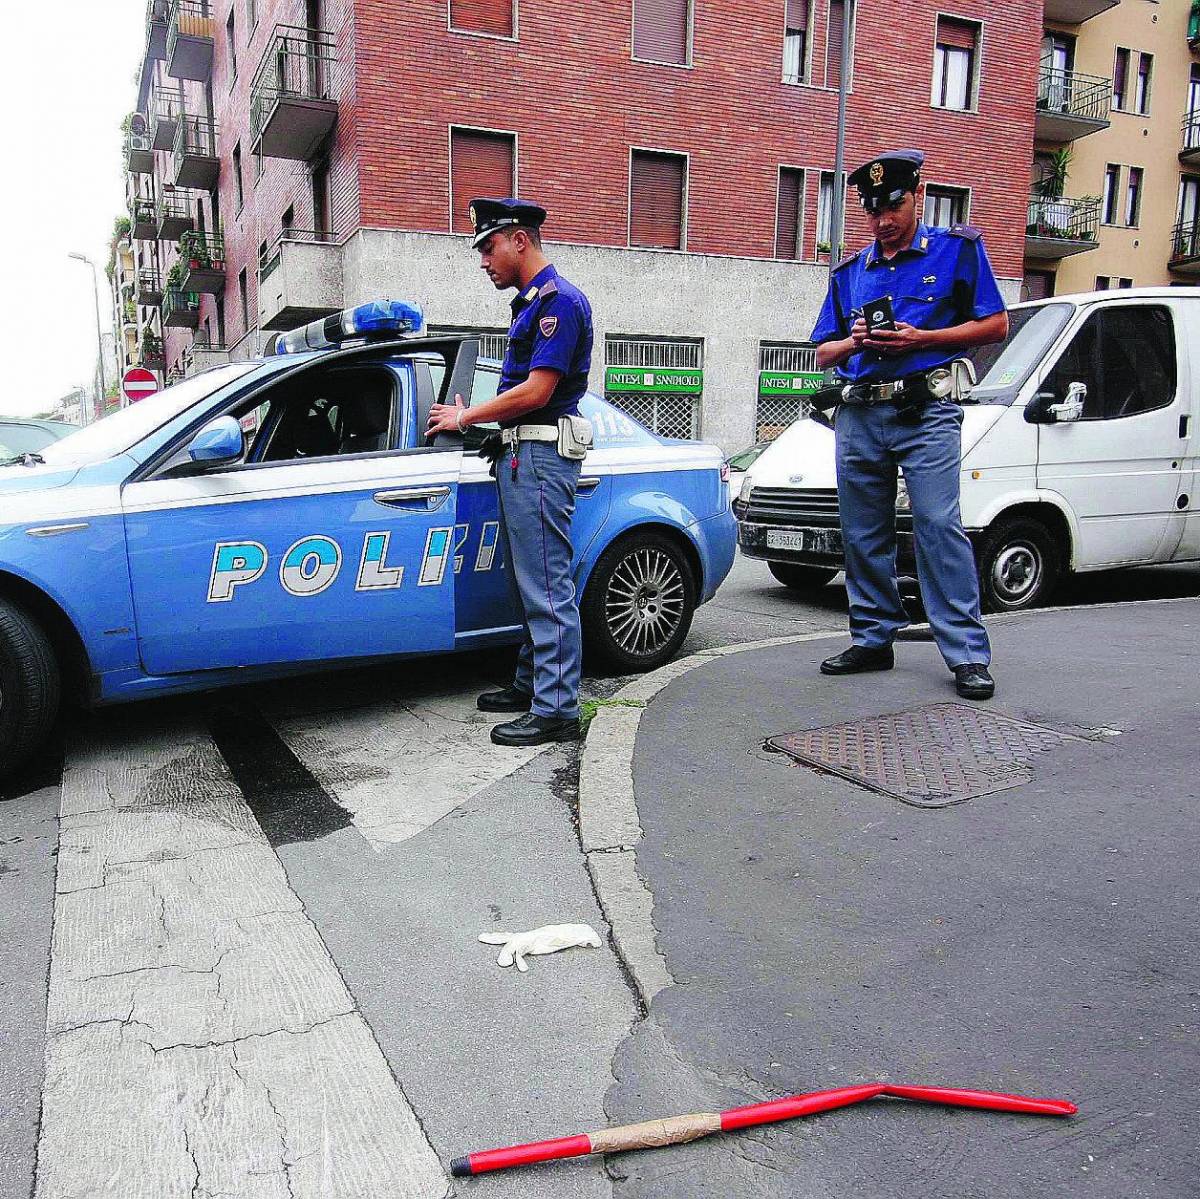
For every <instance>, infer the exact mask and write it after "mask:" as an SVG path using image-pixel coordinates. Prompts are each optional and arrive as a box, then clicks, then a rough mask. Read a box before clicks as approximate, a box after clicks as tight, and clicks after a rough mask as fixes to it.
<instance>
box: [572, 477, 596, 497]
mask: <svg viewBox="0 0 1200 1199" xmlns="http://www.w3.org/2000/svg"><path fill="white" fill-rule="evenodd" d="M599 486H600V480H599V479H591V478H589V479H580V480H579V482H578V483H576V484H575V494H576V495H591V494H592V492H593V491H595V490H596V488H597V487H599Z"/></svg>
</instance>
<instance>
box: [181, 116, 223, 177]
mask: <svg viewBox="0 0 1200 1199" xmlns="http://www.w3.org/2000/svg"><path fill="white" fill-rule="evenodd" d="M220 176H221V160H220V159H219V158H218V157H217V124H216V122H215V121H210V120H209V119H208V118H207V117H190V116H181V117H180V118H179V128H178V129H177V130H176V131H175V186H176V187H191V188H195V189H196V190H197V191H212V190H213V189H214V188H215V187H216V186H217V180H218V179H219V178H220Z"/></svg>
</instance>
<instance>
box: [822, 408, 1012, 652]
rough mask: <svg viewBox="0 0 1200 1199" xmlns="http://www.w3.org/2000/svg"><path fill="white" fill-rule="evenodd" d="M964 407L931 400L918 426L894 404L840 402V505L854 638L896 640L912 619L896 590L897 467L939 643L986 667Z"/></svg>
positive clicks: (875, 643)
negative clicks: (964, 507)
mask: <svg viewBox="0 0 1200 1199" xmlns="http://www.w3.org/2000/svg"><path fill="white" fill-rule="evenodd" d="M962 419H963V414H962V409H961V408H959V406H958V405H957V404H953V403H950V402H949V401H946V400H933V401H932V402H930V403H929V404H927V405H926V406H925V408H924V409H923V410H922V411H921V414H920V417H919V419H918V420H917V422H916V423H915V424H906V423H904V422H903V421H901V420H899V419H898V418H897V415H896V409H895V407H894V406H893V405H891V404H872V405H859V404H856V405H850V404H842V405H841V406H840V407H839V408H838V410H837V415H836V417H835V423H834V429H835V433H836V437H837V481H838V508H839V510H840V513H841V522H842V540H843V541H844V542H845V556H846V591H847V594H848V595H849V599H850V635H851V640H852V641H853V642H854V644H855V645H862V646H866V647H869V648H877V647H880V646H885V645H890V644H891V643H892V639H893V638H894V637H895V635H896V632H897V631H898V630H899V629H902V628H904V626H905V625H907V624H908V623H909V620H908V616H907V614H906V613H905V611H904V605H903V604H902V603H901V602H900V592H899V589H898V588H897V586H896V468H897V467H901V468H902V469H903V471H904V482H905V485H906V486H907V488H908V495H909V499H910V500H911V502H912V514H913V530H914V534H915V540H916V556H917V577H918V579H919V581H920V584H921V595H922V598H923V599H924V601H925V612H926V614H927V615H928V617H929V624H930V627H931V628H932V629H933V635H934V638H935V640H936V641H937V646H938V649H939V650H941V653H942V657H943V658H944V659H945V660H946V665H947V666H950V667H952V668H953V667H955V666H962V665H964V664H966V663H968V662H978V663H981V664H983V665H987V664H988V663H989V662H990V661H991V659H992V654H991V647H990V645H989V642H988V635H987V631H986V630H985V629H984V627H983V623H982V622H981V620H980V615H979V578H978V575H977V574H976V569H975V555H974V553H973V552H972V549H971V542H970V540H969V538H968V537H967V535H966V533H965V532H963V526H962V515H961V511H960V507H959V473H960V471H961V469H962V430H961V426H962Z"/></svg>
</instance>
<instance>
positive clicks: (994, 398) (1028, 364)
mask: <svg viewBox="0 0 1200 1199" xmlns="http://www.w3.org/2000/svg"><path fill="white" fill-rule="evenodd" d="M1073 311H1074V307H1073V306H1072V305H1070V304H1040V305H1038V306H1037V307H1030V308H1012V309H1010V310H1009V313H1008V324H1009V328H1008V337H1006V338H1005V339H1004V341H1000V342H997V343H996V344H995V345H990V346H980V347H979V348H978V349H977V350H975V351H974V352H973V353H971V354H970V355H969V357H970V359H971V361H972V362H973V363H974V364H975V375H976V377H977V378H978V380H979V382H978V384H977V385H976V386H975V389H974V390H973V391H972V393H971V399H972V400H973V401H974V402H975V403H976V404H1011V403H1012V402H1013V400H1014V399H1016V395H1017V392H1018V391H1019V390H1020V389H1021V385H1022V384H1023V383H1024V382H1025V380H1026V379H1028V378H1029V375H1030V372H1032V370H1033V369H1034V367H1036V366H1037V364H1038V363H1039V362H1041V361H1042V359H1043V358H1044V357H1045V355H1046V351H1047V350H1049V348H1050V346H1051V345H1052V344H1053V343H1054V340H1055V338H1057V337H1058V335H1059V334H1060V333H1061V332H1062V331H1063V327H1064V326H1065V325H1066V323H1067V321H1068V320H1070V319H1071V313H1072V312H1073Z"/></svg>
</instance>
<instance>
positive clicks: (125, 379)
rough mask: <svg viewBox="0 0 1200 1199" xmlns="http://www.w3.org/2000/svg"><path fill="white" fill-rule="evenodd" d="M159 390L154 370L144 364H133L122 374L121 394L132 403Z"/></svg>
mask: <svg viewBox="0 0 1200 1199" xmlns="http://www.w3.org/2000/svg"><path fill="white" fill-rule="evenodd" d="M156 391H158V380H157V379H156V378H155V377H154V372H153V371H148V370H147V369H146V368H145V367H144V366H131V367H130V368H129V369H128V370H127V371H126V372H125V373H124V374H123V375H122V376H121V394H122V395H124V397H125V398H126V399H127V400H128V401H129V402H130V403H131V404H133V403H136V402H137V401H138V400H144V399H146V397H147V396H152V395H154V393H155V392H156Z"/></svg>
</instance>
